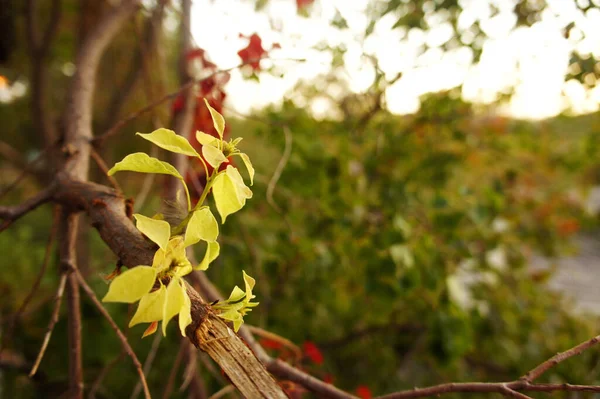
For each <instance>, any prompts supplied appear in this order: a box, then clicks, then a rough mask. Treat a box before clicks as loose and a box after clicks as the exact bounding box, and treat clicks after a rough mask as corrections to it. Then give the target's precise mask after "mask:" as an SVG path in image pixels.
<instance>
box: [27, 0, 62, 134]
mask: <svg viewBox="0 0 600 399" xmlns="http://www.w3.org/2000/svg"><path fill="white" fill-rule="evenodd" d="M35 3H36V2H35V0H27V1H26V3H25V18H26V26H27V43H28V48H29V54H30V58H31V65H32V71H31V111H32V116H33V118H32V119H33V123H34V125H35V128H36V130H37V131H39V132H40V133H41V134H42V136H43V137H44V141H45V145H46V146H49V145H50V144H52V143H53V142H54V141H55V140H56V138H57V134H56V129H55V127H54V125H53V123H52V118H51V116H50V113H49V110H48V107H47V104H46V101H47V87H48V65H47V58H48V50H49V49H50V45H51V43H52V41H53V39H54V37H55V36H56V32H57V31H58V23H59V21H60V15H61V4H60V0H52V6H51V10H50V20H49V22H48V25H47V26H46V29H45V31H44V33H43V36H41V37H40V32H39V31H38V27H39V23H38V21H37V19H36V17H35V14H36V10H35Z"/></svg>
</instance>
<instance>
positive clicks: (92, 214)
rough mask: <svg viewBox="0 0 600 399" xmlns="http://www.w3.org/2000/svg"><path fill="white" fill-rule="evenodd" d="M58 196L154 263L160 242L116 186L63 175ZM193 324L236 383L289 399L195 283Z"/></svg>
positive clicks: (134, 259)
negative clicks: (148, 235) (141, 226)
mask: <svg viewBox="0 0 600 399" xmlns="http://www.w3.org/2000/svg"><path fill="white" fill-rule="evenodd" d="M59 187H60V189H59V190H58V191H57V193H56V195H55V197H54V198H55V200H56V201H58V202H59V203H61V204H63V205H65V206H69V207H71V208H72V209H78V210H83V211H86V212H87V214H88V216H89V218H90V219H91V223H92V226H94V227H95V228H96V229H97V230H98V232H99V233H100V236H101V237H102V239H103V240H104V242H105V243H106V244H107V245H108V246H109V247H110V248H111V250H112V251H113V252H114V253H115V254H116V255H117V256H118V257H119V262H120V263H121V264H123V265H126V266H138V265H150V264H152V259H153V257H154V253H155V251H156V247H155V246H154V244H152V243H151V242H150V241H148V240H146V239H144V237H143V236H142V234H141V233H140V232H139V230H137V229H136V228H135V226H134V225H133V223H132V222H131V220H130V219H129V215H128V209H130V205H127V204H126V201H125V200H124V199H123V198H122V197H120V196H119V195H118V194H116V193H115V191H114V190H112V189H110V188H108V187H105V186H101V185H98V184H94V183H90V182H82V181H73V180H69V179H68V178H67V177H65V176H63V180H61V182H60V185H59ZM188 294H189V296H190V299H191V301H192V320H193V322H192V324H191V325H190V326H189V327H188V329H187V330H186V331H187V336H188V337H189V339H190V340H191V341H192V343H193V344H194V345H196V346H197V347H199V348H201V349H202V350H204V351H206V352H207V353H208V354H209V355H210V356H211V357H212V358H213V360H215V361H216V362H217V363H218V364H219V366H220V367H221V368H222V369H223V370H224V371H225V373H226V374H227V376H228V377H229V379H230V380H231V382H232V383H233V384H234V385H235V386H236V387H237V388H238V389H239V390H240V392H241V393H242V395H244V396H245V397H248V398H273V399H277V398H286V397H287V396H286V395H285V393H284V392H283V390H281V388H280V387H279V385H277V383H276V382H275V380H274V379H273V377H271V375H270V374H269V373H268V372H267V371H266V370H265V368H264V366H263V365H262V364H261V363H260V361H259V360H258V359H257V358H256V356H255V355H254V354H253V353H252V351H250V349H249V348H248V347H247V346H246V344H245V343H244V342H243V341H242V340H240V339H239V337H238V336H237V335H236V334H235V333H234V332H233V331H232V330H231V329H230V328H229V327H228V326H227V325H226V324H225V323H224V322H223V320H221V319H220V318H219V317H218V316H217V315H216V314H214V313H213V312H211V308H210V306H208V305H207V304H206V303H205V302H204V300H203V299H202V298H201V297H200V295H199V294H198V293H197V292H196V291H194V290H193V289H192V288H191V287H189V288H188Z"/></svg>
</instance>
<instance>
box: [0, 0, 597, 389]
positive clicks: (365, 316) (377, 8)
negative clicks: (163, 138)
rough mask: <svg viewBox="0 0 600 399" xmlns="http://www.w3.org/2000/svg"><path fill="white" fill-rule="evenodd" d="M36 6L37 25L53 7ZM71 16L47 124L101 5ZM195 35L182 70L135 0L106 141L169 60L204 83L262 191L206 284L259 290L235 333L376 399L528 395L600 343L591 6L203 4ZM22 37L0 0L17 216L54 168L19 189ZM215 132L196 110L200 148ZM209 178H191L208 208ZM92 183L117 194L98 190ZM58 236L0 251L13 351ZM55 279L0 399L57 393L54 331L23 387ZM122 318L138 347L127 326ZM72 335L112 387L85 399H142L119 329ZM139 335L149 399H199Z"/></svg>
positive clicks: (98, 124) (100, 108)
mask: <svg viewBox="0 0 600 399" xmlns="http://www.w3.org/2000/svg"><path fill="white" fill-rule="evenodd" d="M38 3H39V4H38V5H37V7H38V8H37V13H38V14H39V15H38V18H39V21H38V22H40V21H41V22H40V23H44V22H45V21H47V20H48V19H49V15H50V12H49V10H50V4H49V3H50V2H49V1H39V2H38ZM61 4H62V15H61V19H60V23H59V30H58V35H57V38H56V40H55V41H54V43H53V45H52V46H51V48H50V50H49V55H48V57H47V60H46V64H45V68H47V71H48V76H49V81H50V84H49V85H50V87H51V89H50V90H49V92H48V93H47V96H46V99H45V103H46V106H47V107H48V108H49V109H50V110H51V113H52V116H53V118H54V121H55V122H56V123H57V125H60V114H59V113H60V110H61V109H62V107H63V105H64V98H65V93H66V89H67V88H68V85H69V80H70V77H71V76H72V75H73V73H74V71H75V68H76V66H75V65H74V64H73V62H74V61H73V60H74V57H75V54H76V52H77V48H78V46H79V45H80V44H81V38H82V37H85V35H86V34H87V33H88V32H89V29H91V28H90V27H92V26H93V25H94V23H95V22H97V20H98V18H99V16H100V15H102V13H103V12H105V11H106V10H107V9H108V8H110V7H111V1H99V0H98V1H95V0H81V1H80V0H62V1H61ZM191 18H192V25H191V37H192V39H193V44H192V48H191V49H188V50H187V51H186V52H185V53H184V54H181V52H180V51H179V46H178V43H179V36H178V35H179V28H180V23H181V20H182V9H181V7H180V4H179V2H178V1H175V0H173V1H158V0H147V1H144V2H143V7H142V8H141V10H140V11H139V12H138V13H137V14H136V16H135V18H134V19H132V20H131V21H129V22H128V23H127V24H126V25H125V26H124V28H123V32H122V33H120V34H119V35H118V37H117V39H116V40H115V41H114V42H113V43H112V44H111V46H110V48H109V50H108V52H107V54H106V55H105V56H104V58H103V60H102V65H101V68H100V70H99V74H98V81H97V85H98V88H97V93H96V97H95V117H94V129H95V131H96V134H101V133H102V132H106V131H107V130H108V129H110V128H111V127H112V126H114V124H115V123H117V122H118V121H120V120H122V119H123V118H124V117H126V116H127V115H129V114H130V113H131V112H134V111H136V110H138V109H140V108H142V107H144V106H146V105H147V104H149V103H150V102H152V101H153V100H155V99H157V98H160V97H162V96H164V95H165V94H167V93H171V92H173V91H174V90H176V89H177V87H178V86H179V83H178V65H180V64H178V63H180V61H179V60H180V58H183V60H184V63H185V64H186V65H187V66H188V67H189V68H191V71H192V74H193V76H194V78H197V79H204V80H202V83H201V84H200V85H199V86H198V88H197V97H198V99H201V98H203V97H206V98H208V99H209V100H210V101H211V104H213V106H215V108H217V109H219V110H220V111H221V112H222V113H223V114H224V116H225V118H226V120H227V123H228V135H229V136H230V137H238V136H240V137H243V139H244V140H243V141H242V143H241V144H240V147H241V148H242V150H243V151H245V152H247V153H248V154H249V155H250V157H251V159H252V160H253V162H254V165H255V168H256V171H257V176H256V179H255V184H254V186H253V187H252V189H253V191H254V197H253V198H252V200H250V201H248V203H247V205H246V207H245V208H244V209H243V210H242V211H241V212H239V213H237V214H235V215H234V216H232V217H230V218H229V219H228V223H227V224H225V225H224V226H223V228H222V234H221V238H220V239H221V256H220V257H219V258H218V260H217V261H216V263H215V264H213V266H211V268H210V269H209V270H208V276H209V277H210V278H211V280H212V281H213V282H214V283H215V285H217V286H218V287H219V288H221V289H222V290H223V291H229V290H230V289H231V287H233V286H234V285H235V284H240V283H241V281H240V276H241V270H242V269H243V270H245V271H246V272H248V273H249V274H250V275H252V276H253V277H255V278H256V279H257V288H256V295H257V299H258V300H259V301H260V306H259V307H257V308H256V309H255V311H254V312H253V313H252V314H250V315H249V316H248V317H247V318H246V322H247V323H248V324H251V325H253V326H257V327H260V328H262V329H265V330H268V331H271V332H273V333H275V334H278V335H280V336H282V337H286V338H287V339H289V340H290V341H292V342H293V343H295V344H296V345H298V348H299V353H297V352H294V351H293V350H290V349H289V348H288V347H286V346H282V345H281V342H280V341H278V340H273V339H270V338H268V337H267V338H263V339H262V343H263V345H265V347H267V348H268V350H269V351H270V352H272V354H273V355H274V356H278V357H280V358H282V359H286V360H288V361H290V362H293V363H294V364H296V365H297V366H299V367H301V368H303V369H305V370H307V371H309V372H310V373H312V374H313V375H315V376H316V377H318V378H321V379H324V380H326V381H330V382H333V383H335V384H336V385H337V386H339V387H341V388H343V389H346V390H348V391H351V392H354V393H356V394H358V395H359V396H360V397H362V398H370V397H371V396H375V395H378V394H384V393H387V392H392V391H396V390H400V389H408V388H412V387H413V386H420V387H422V386H426V385H431V384H436V383H442V382H450V381H504V380H513V379H515V378H517V377H518V376H520V375H522V374H523V373H524V372H526V371H527V370H528V369H530V368H532V367H533V366H535V365H537V364H538V363H540V362H542V361H543V360H545V359H547V358H549V357H551V356H552V355H553V354H555V353H556V352H559V351H562V350H565V349H567V348H569V347H571V346H573V345H575V344H576V343H578V342H580V341H583V340H584V339H587V338H590V337H592V336H594V335H595V334H596V332H597V327H598V318H597V315H598V314H599V313H600V291H599V290H598V289H597V284H598V281H599V280H600V240H599V239H598V227H599V226H598V212H600V159H599V156H600V114H599V113H598V104H599V101H600V89H599V88H598V85H597V79H598V76H599V75H600V66H599V65H600V64H598V62H597V59H598V58H599V57H600V2H598V1H596V0H593V1H587V0H585V1H575V0H545V1H544V0H472V1H469V0H415V1H408V0H390V1H380V0H368V1H367V0H360V1H359V0H356V1H333V0H332V1H327V0H314V1H311V0H296V1H294V0H222V1H210V0H194V2H193V5H192V11H191ZM26 29H27V21H26V19H25V16H24V7H23V4H21V2H20V1H18V0H0V42H1V44H0V121H2V128H1V132H2V133H1V134H0V189H1V190H2V197H1V198H0V201H2V204H13V203H17V202H18V201H20V200H22V199H24V198H28V197H29V196H31V195H32V194H33V193H35V192H36V190H38V189H39V187H40V186H42V185H43V184H44V179H45V178H46V177H47V176H45V167H44V161H43V157H42V159H41V161H37V162H36V163H35V164H34V165H33V166H31V169H32V170H33V173H31V174H30V175H29V177H28V178H26V179H24V180H21V181H20V183H19V184H18V185H16V186H15V187H12V186H11V183H12V182H13V181H14V180H15V179H16V178H18V176H19V175H20V174H21V172H22V170H23V168H24V165H26V164H27V163H28V162H30V161H32V160H34V159H37V157H38V156H39V154H40V153H41V152H42V151H43V149H44V142H43V140H42V138H41V137H40V135H39V132H38V131H37V128H36V121H35V120H34V119H33V118H32V112H31V104H32V96H33V95H34V93H32V90H31V87H32V82H31V79H32V77H31V76H32V73H33V71H34V70H35V65H32V63H31V58H30V54H29V52H28V48H27V40H26V35H25V31H26ZM150 32H152V33H150ZM259 58H263V59H262V60H260V61H259V60H258V59H259ZM241 63H246V64H245V65H243V66H242V67H236V66H238V65H240V64H241ZM221 70H228V71H227V72H225V73H217V72H218V71H221ZM183 105H184V104H183V99H182V98H181V97H178V96H173V98H172V99H171V100H169V101H167V102H165V103H164V104H162V105H160V106H158V107H155V108H153V110H152V112H149V113H145V114H142V115H140V116H138V117H136V118H135V119H134V120H132V121H131V122H129V123H127V124H126V125H124V126H123V127H122V128H121V129H120V131H119V132H118V133H117V134H116V135H114V136H112V137H110V138H108V139H107V140H106V141H105V142H104V143H103V145H102V147H101V148H100V149H99V152H100V154H101V155H102V157H103V158H104V160H105V161H106V163H107V164H108V165H109V166H110V165H112V164H113V163H114V162H116V161H118V160H120V159H121V158H122V157H123V156H124V155H125V154H128V153H131V152H136V151H146V152H151V149H150V147H149V145H148V143H146V142H144V141H143V140H140V139H139V138H138V139H136V138H135V135H134V133H135V132H150V131H152V130H154V128H155V127H157V126H167V127H168V126H169V121H170V120H171V119H172V118H173V117H174V115H176V114H177V113H178V112H182V109H183V108H184V107H183ZM211 129H212V127H211V122H210V119H209V118H208V114H207V112H206V110H205V109H204V108H202V106H198V107H197V108H196V109H195V111H194V129H193V131H192V132H194V131H195V130H204V131H207V132H209V133H210V131H211ZM192 132H178V133H179V134H182V135H185V136H188V135H189V134H190V133H192ZM152 151H154V152H153V154H154V155H156V156H159V157H164V156H165V154H164V153H161V152H157V151H155V150H152ZM200 169H201V168H199V166H198V165H189V171H188V173H187V179H188V183H190V184H191V185H192V186H193V187H196V188H197V189H199V188H201V186H202V176H201V172H200ZM242 169H243V168H242ZM92 174H93V176H94V179H95V180H96V181H98V182H102V183H105V184H108V183H107V181H106V179H105V177H104V176H103V175H102V172H101V170H100V169H99V168H95V169H94V170H93V171H92ZM117 179H118V182H119V183H120V185H121V186H122V187H123V190H124V192H125V194H126V195H127V196H128V197H131V198H133V199H134V200H135V206H136V210H138V211H140V212H142V213H144V214H153V213H155V212H158V211H159V210H160V209H161V208H162V207H163V206H164V203H163V200H162V193H164V191H165V188H166V186H167V183H166V181H165V180H163V179H162V178H156V179H152V180H151V179H148V178H144V176H140V175H136V174H123V175H121V176H117ZM51 225H52V210H51V208H50V207H49V206H46V207H42V208H40V209H38V210H36V211H35V212H32V213H31V214H29V215H27V216H26V217H25V218H23V219H22V220H19V221H18V222H17V223H15V225H14V226H12V227H11V228H10V229H9V230H7V231H5V232H3V233H2V234H1V235H0V265H1V267H0V295H1V296H2V300H1V301H0V319H1V321H2V324H1V326H2V327H0V333H1V334H2V336H3V337H4V336H6V333H7V326H8V325H9V324H10V321H11V320H12V315H14V314H15V312H16V311H17V309H18V308H19V306H20V305H21V304H22V303H23V301H24V300H25V298H26V297H27V295H28V293H29V290H30V287H31V286H32V284H33V282H34V281H35V279H36V276H37V274H38V271H39V269H40V265H41V263H42V259H43V257H44V252H45V250H46V243H47V240H48V237H49V235H50V231H51ZM80 236H81V237H85V239H84V240H80V247H79V248H78V251H79V257H80V260H79V262H80V265H81V266H80V267H81V269H82V272H83V273H84V274H85V275H86V277H87V279H88V281H89V282H90V283H91V284H92V285H93V286H94V288H95V289H96V292H97V293H98V295H102V294H103V293H104V292H105V291H106V288H107V283H106V282H105V280H104V277H105V276H106V275H108V274H109V273H111V272H112V271H113V270H114V267H115V262H116V258H115V256H114V255H113V254H112V253H111V252H110V251H109V250H108V249H107V248H106V247H105V245H104V244H103V243H102V241H101V240H100V238H99V237H98V236H97V234H96V232H95V231H94V230H93V229H91V228H89V227H87V226H83V227H82V228H81V231H80ZM57 263H58V262H57V259H53V261H52V262H51V264H50V266H49V268H48V272H47V273H46V274H45V275H44V277H43V280H42V283H41V286H40V288H39V289H38V290H37V291H36V293H35V295H34V296H33V300H32V301H31V303H30V305H29V306H28V308H27V311H26V312H25V313H24V314H23V316H22V317H21V319H20V321H19V323H17V325H16V327H15V330H16V332H15V333H13V334H12V336H11V337H10V340H9V341H8V342H7V343H6V345H5V348H4V349H3V352H2V354H1V355H0V397H6V398H35V397H47V398H53V397H60V395H61V394H62V393H63V392H64V391H65V390H66V386H67V381H66V379H67V364H66V361H65V353H66V341H67V339H66V335H67V332H66V322H65V318H64V317H62V318H61V321H59V323H58V324H57V326H56V330H55V333H54V336H53V338H52V340H51V342H50V346H49V349H48V352H47V354H46V357H45V358H44V360H43V362H42V365H41V368H40V373H39V375H38V376H37V377H36V378H34V379H30V378H28V377H27V372H28V367H30V365H31V363H32V362H33V360H34V359H35V356H36V355H37V352H38V350H39V346H40V344H41V340H42V338H43V335H44V332H45V329H46V326H47V321H48V319H49V317H50V313H51V309H52V297H53V295H54V293H55V290H56V284H57V273H56V268H57ZM596 277H598V278H596ZM107 307H108V309H109V311H110V312H111V314H112V315H113V317H114V318H115V319H116V320H117V321H118V323H119V324H120V325H121V326H123V327H124V328H125V326H126V324H127V320H128V317H129V316H130V315H131V311H132V309H127V307H126V306H124V305H112V304H109V305H108V306H107ZM83 316H84V321H83V334H84V335H83V336H84V370H85V381H86V384H87V390H88V391H87V393H89V391H90V390H91V387H93V386H94V383H95V382H97V381H98V376H99V375H102V377H103V378H102V380H101V381H100V382H99V384H98V386H97V387H96V390H95V391H94V394H95V396H96V397H99V398H128V397H135V396H136V395H134V394H133V393H135V392H134V391H135V385H136V383H137V377H136V374H135V371H134V369H133V368H132V366H131V364H130V361H129V360H128V359H127V358H125V357H124V356H123V355H122V354H121V348H120V344H119V342H118V340H117V339H116V338H115V336H114V335H113V333H112V330H111V329H110V327H109V326H108V325H107V324H106V323H105V322H104V320H103V319H102V317H101V316H100V315H98V313H97V312H96V311H95V310H94V309H93V307H92V306H91V305H89V304H87V303H86V302H85V301H84V303H83ZM142 332H143V329H142V327H134V328H132V329H131V330H128V331H127V334H128V337H129V338H130V341H131V343H132V345H133V346H134V348H135V350H136V353H138V356H139V357H140V358H141V359H142V361H143V360H144V359H145V358H146V356H147V355H148V353H152V354H154V355H155V356H156V357H155V360H154V361H153V364H152V367H151V368H150V370H149V372H148V379H149V383H150V388H151V391H152V392H156V397H160V395H162V393H163V392H164V389H165V385H166V380H167V376H168V375H169V373H170V372H171V371H172V370H173V369H175V370H176V372H175V374H174V375H175V376H174V387H175V388H174V389H172V392H171V393H170V395H169V397H173V398H183V397H193V396H190V395H191V394H190V393H189V392H188V390H187V385H186V381H188V379H186V367H185V365H182V364H181V356H180V355H179V356H178V352H179V347H180V340H179V338H178V337H177V336H176V334H175V331H174V330H173V332H172V333H171V334H169V335H168V336H167V337H166V338H161V337H159V336H158V335H157V336H156V338H154V337H150V338H145V339H141V338H139V337H140V336H141V334H142ZM177 359H179V360H177ZM197 362H198V372H199V373H201V375H202V378H203V381H204V383H205V385H206V390H207V392H208V393H209V395H210V394H211V393H214V392H216V391H218V390H219V389H220V388H222V387H223V386H225V385H227V381H226V379H225V378H224V377H223V375H222V374H221V373H220V371H219V370H217V369H216V368H215V366H214V365H213V364H212V363H211V361H210V359H208V358H207V357H206V356H204V355H202V354H199V355H198V359H197ZM599 366H600V356H599V355H598V353H597V351H594V350H591V351H588V352H586V353H584V354H583V355H582V356H579V357H577V358H574V359H571V360H569V361H568V362H567V363H565V364H562V365H559V366H558V367H556V368H554V369H552V370H551V371H550V372H548V373H547V375H545V376H544V378H545V379H546V380H545V381H548V382H571V383H577V384H600V375H599V373H598V368H599ZM286 388H287V389H288V391H289V392H290V394H291V395H293V397H305V398H310V397H311V395H310V394H309V393H307V392H304V391H303V390H302V389H301V388H300V387H298V386H295V385H294V384H292V383H287V385H286ZM132 392H133V393H132ZM138 393H139V392H138ZM228 395H230V396H231V397H235V393H229V394H228ZM471 396H472V397H478V396H477V395H471ZM531 396H533V397H536V398H537V397H545V396H544V395H541V394H536V393H533V394H531ZM455 397H461V396H460V395H457V396H455ZM486 397H490V396H489V395H488V396H486ZM553 397H565V398H579V397H584V396H577V395H575V394H572V395H568V394H556V395H555V396H553ZM586 397H591V396H586Z"/></svg>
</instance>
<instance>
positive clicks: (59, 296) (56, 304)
mask: <svg viewBox="0 0 600 399" xmlns="http://www.w3.org/2000/svg"><path fill="white" fill-rule="evenodd" d="M66 282H67V274H66V273H62V274H61V275H60V281H59V283H58V289H57V290H56V295H54V309H53V310H52V316H51V317H50V322H49V323H48V328H47V329H46V334H45V335H44V341H42V347H41V349H40V351H39V353H38V355H37V358H36V359H35V362H34V363H33V367H32V368H31V371H30V372H29V376H30V377H33V376H34V375H35V373H37V370H38V367H40V363H41V361H42V359H43V358H44V354H45V353H46V348H47V347H48V343H49V342H50V337H51V336H52V331H54V326H55V325H56V323H57V322H58V314H59V311H60V304H61V302H62V297H63V293H64V292H65V283H66Z"/></svg>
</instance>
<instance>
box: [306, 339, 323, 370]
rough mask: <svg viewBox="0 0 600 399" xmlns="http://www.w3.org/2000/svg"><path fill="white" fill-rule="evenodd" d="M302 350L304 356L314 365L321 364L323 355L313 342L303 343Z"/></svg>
mask: <svg viewBox="0 0 600 399" xmlns="http://www.w3.org/2000/svg"><path fill="white" fill-rule="evenodd" d="M302 349H303V350H304V355H305V356H306V357H308V358H309V359H310V360H312V361H313V362H314V363H315V364H323V354H322V353H321V351H320V350H319V348H317V345H315V344H314V343H313V342H311V341H306V342H304V344H303V345H302Z"/></svg>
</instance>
